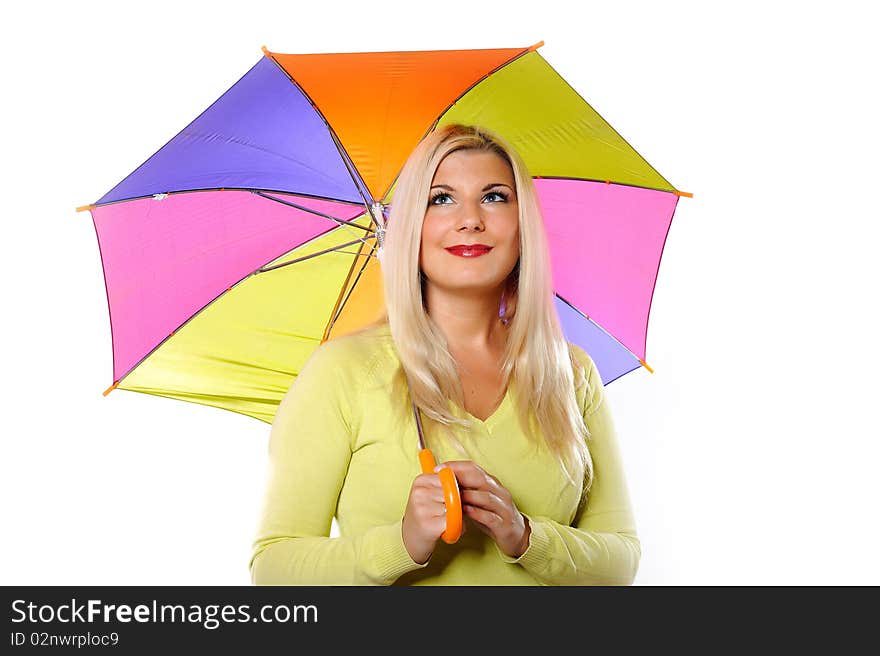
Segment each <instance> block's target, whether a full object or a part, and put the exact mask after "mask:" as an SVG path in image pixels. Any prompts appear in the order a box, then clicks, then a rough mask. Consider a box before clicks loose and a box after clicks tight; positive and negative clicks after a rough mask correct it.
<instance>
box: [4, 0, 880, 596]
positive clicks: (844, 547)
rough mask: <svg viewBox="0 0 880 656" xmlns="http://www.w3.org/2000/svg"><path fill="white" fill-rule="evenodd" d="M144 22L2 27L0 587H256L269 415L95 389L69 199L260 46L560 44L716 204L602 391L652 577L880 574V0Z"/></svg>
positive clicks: (575, 70)
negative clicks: (868, 11)
mask: <svg viewBox="0 0 880 656" xmlns="http://www.w3.org/2000/svg"><path fill="white" fill-rule="evenodd" d="M130 4H132V3H115V2H101V3H98V2H77V3H64V2H48V3H47V2H44V3H31V4H29V5H28V7H29V8H27V9H21V8H17V9H9V10H8V11H7V12H5V13H4V21H3V25H2V27H0V30H2V34H0V37H2V38H0V49H2V57H0V62H2V66H3V80H2V84H3V95H4V98H5V99H4V101H3V103H2V107H0V112H2V123H0V129H2V171H0V172H2V178H0V179H2V183H3V193H2V220H3V224H2V243H3V249H2V252H3V257H2V267H3V269H2V281H3V283H2V284H3V287H2V290H3V299H2V301H3V319H2V322H0V331H2V347H3V361H2V362H3V374H4V375H3V377H2V386H3V421H2V424H0V426H2V428H0V430H2V452H0V468H2V471H0V474H2V475H0V503H2V510H0V513H2V515H0V521H2V526H3V539H2V540H0V583H2V584H6V585H9V584H38V585H45V584H69V585H73V584H94V585H98V584H109V585H128V584H149V585H152V584H172V585H184V584H208V585H219V584H232V585H238V584H240V585H248V584H249V583H250V579H249V573H248V570H247V564H248V559H249V557H250V549H251V542H252V540H253V538H254V534H255V530H256V521H257V517H258V512H259V509H260V505H261V502H262V495H263V491H264V484H265V476H266V465H267V444H268V436H269V425H268V424H265V423H262V422H259V421H257V420H255V419H251V418H249V417H245V416H242V415H237V414H234V413H230V412H224V411H221V410H217V409H213V408H209V407H205V406H200V405H196V404H189V403H183V402H180V401H172V400H169V399H163V398H159V397H153V396H148V395H141V394H136V393H132V392H126V391H122V390H116V391H114V392H113V393H111V394H110V395H109V396H107V397H106V398H105V397H104V396H102V392H103V391H104V390H105V389H106V388H107V387H108V386H109V385H110V384H111V383H112V382H113V381H112V359H111V341H110V326H109V316H108V310H107V301H106V295H105V289H104V280H103V273H102V268H101V262H100V257H99V252H98V246H97V240H96V237H95V232H94V227H93V224H92V222H91V217H90V215H89V213H88V212H80V213H77V212H75V208H76V207H77V206H80V205H86V204H88V203H92V202H94V201H95V200H97V199H98V198H99V197H101V196H102V195H103V194H104V193H105V192H107V191H108V190H109V189H110V188H111V187H113V186H114V185H115V184H116V183H117V182H119V181H120V180H121V179H122V178H124V177H125V176H126V175H127V174H128V173H130V172H131V171H132V170H133V169H134V168H136V167H137V166H138V165H139V164H140V163H141V162H143V161H144V160H145V159H146V158H147V157H149V156H150V155H151V154H153V153H154V152H155V151H156V150H158V149H159V148H160V147H161V146H162V145H164V144H165V143H166V142H167V141H168V140H169V139H170V138H171V137H173V136H174V135H175V134H177V132H179V131H180V130H181V129H182V128H183V127H184V126H185V125H186V124H188V123H189V122H190V121H191V120H192V119H193V118H195V117H196V116H197V115H198V114H199V113H201V112H202V110H204V109H205V108H206V107H207V106H208V105H210V104H211V103H212V102H213V101H214V100H216V99H217V98H218V97H219V96H220V95H222V93H223V92H224V91H226V90H227V89H228V88H229V87H230V86H232V84H234V83H235V82H236V81H237V80H238V79H239V78H240V77H241V76H242V75H243V74H244V73H245V72H247V71H248V70H249V69H250V68H251V67H252V66H253V65H254V64H255V63H256V62H257V61H259V59H260V58H261V57H262V56H263V53H262V52H261V50H260V47H261V46H263V45H265V46H266V47H267V48H269V49H270V50H274V51H277V52H291V53H306V52H342V51H369V50H417V49H453V48H498V47H524V46H529V45H531V44H534V43H536V42H538V41H541V40H543V41H544V42H545V45H544V46H543V47H542V48H541V49H540V53H541V55H542V56H543V57H544V58H545V59H547V60H548V62H549V63H550V64H551V65H552V66H553V67H554V68H556V70H557V71H559V73H560V74H562V75H563V77H565V78H566V79H567V80H568V81H569V82H570V83H571V84H572V85H573V86H574V87H575V89H577V90H578V91H579V92H580V93H581V95H582V96H583V97H584V98H585V99H586V100H587V101H588V102H590V103H591V104H592V105H593V107H594V108H595V109H596V110H597V111H598V112H599V113H600V114H601V115H602V116H603V117H604V118H605V119H607V120H608V121H609V122H610V123H611V124H612V125H613V126H614V127H615V128H616V129H617V130H618V131H619V132H620V133H621V134H622V135H623V137H624V138H625V139H626V140H627V141H629V143H631V144H632V145H633V146H634V147H635V148H636V150H638V151H639V153H640V154H641V155H642V156H643V157H645V158H646V159H647V160H648V161H649V162H650V163H652V164H653V165H654V166H655V167H656V168H657V170H658V171H659V172H660V173H661V174H662V175H663V176H665V177H666V178H667V179H668V180H669V181H670V182H671V183H672V184H673V185H675V186H676V187H677V188H678V189H681V190H684V191H689V192H692V193H693V194H694V197H693V198H692V199H688V198H683V199H681V201H680V202H679V205H678V210H677V212H676V215H675V219H674V220H673V223H672V228H671V231H670V233H669V237H668V240H667V244H666V249H665V251H664V254H663V260H662V262H661V266H660V272H659V277H658V280H657V287H656V292H655V295H654V299H653V306H652V313H651V319H650V323H649V328H648V349H647V361H648V363H649V364H650V365H651V366H652V367H653V368H654V370H655V373H654V374H650V373H648V372H647V371H646V370H644V369H643V370H640V371H636V372H633V373H632V374H629V375H627V376H625V377H624V378H622V379H620V380H618V381H616V382H614V383H612V384H610V385H609V386H608V394H609V397H610V400H611V403H612V408H613V410H614V414H615V419H616V424H617V428H618V434H619V439H620V441H621V445H622V448H623V453H624V458H625V465H626V468H627V474H628V478H629V483H630V488H631V492H632V496H633V503H634V507H635V510H636V514H637V520H638V525H639V534H640V538H641V541H642V548H643V557H642V561H641V568H640V571H639V575H638V578H637V580H636V583H637V584H641V585H661V584H670V585H682V584H694V585H714V584H730V585H738V584H767V585H782V584H795V585H802V584H873V585H877V584H880V564H878V554H880V528H878V519H877V518H878V515H880V513H878V511H877V503H878V500H880V499H878V497H880V495H878V483H877V478H878V477H877V475H876V473H875V470H876V467H877V464H876V463H877V460H878V456H880V447H878V437H880V431H878V428H877V422H876V419H875V417H876V412H875V408H876V404H877V402H878V401H877V391H878V386H877V383H876V380H877V378H876V377H877V373H878V371H880V358H878V355H877V349H876V344H875V337H876V327H877V319H878V312H877V291H876V289H877V280H878V279H880V276H878V268H877V264H876V259H877V245H878V241H877V235H878V229H877V224H878V218H880V216H878V211H877V204H876V197H875V195H874V194H873V193H871V192H872V191H873V190H874V188H875V187H876V177H877V173H878V163H877V162H878V160H877V152H878V128H877V122H876V121H877V116H878V115H880V108H878V105H877V101H876V99H875V98H876V96H875V95H874V91H876V84H877V83H876V72H877V71H876V65H877V62H878V61H880V56H878V52H877V49H876V46H872V45H870V43H871V42H872V41H873V42H875V43H876V33H875V32H876V30H874V29H873V27H872V26H874V25H875V23H872V22H870V21H869V20H868V16H867V15H865V14H864V13H863V12H862V11H861V10H860V9H858V7H860V6H862V5H863V3H858V2H838V3H836V4H835V5H834V9H833V10H832V9H826V8H825V7H830V5H828V4H827V3H816V4H815V5H814V4H812V3H804V2H799V3H795V2H791V3H769V2H738V3H735V4H733V5H730V6H729V8H728V9H725V10H721V9H717V8H716V6H715V4H714V3H704V2H640V3H631V2H613V3H612V2H606V1H603V2H597V3H584V2H581V3H575V2H570V1H567V0H541V2H535V3H517V2H486V1H480V2H473V1H467V2H458V1H456V2H451V1H444V2H442V3H437V4H436V6H435V8H428V7H427V5H424V4H422V3H414V2H413V3H389V2H375V1H374V2H369V3H352V4H351V5H346V4H340V3H339V2H337V1H333V0H324V1H321V2H310V3H306V2H302V3H300V2H260V1H255V0H251V1H249V2H217V1H215V2H210V3H207V2H205V3H195V2H182V1H176V2H158V1H155V0H154V1H153V2H150V3H143V4H142V6H141V8H140V9H132V8H130V7H129V5H130ZM17 6H18V7H20V6H21V4H19V5H17ZM574 7H580V9H579V11H580V13H578V14H575V13H572V8H574ZM16 12H17V13H16ZM352 102H369V98H352Z"/></svg>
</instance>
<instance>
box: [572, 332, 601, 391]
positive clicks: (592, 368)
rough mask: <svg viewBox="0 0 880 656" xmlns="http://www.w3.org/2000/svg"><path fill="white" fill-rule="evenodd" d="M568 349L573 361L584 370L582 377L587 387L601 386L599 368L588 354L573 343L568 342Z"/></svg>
mask: <svg viewBox="0 0 880 656" xmlns="http://www.w3.org/2000/svg"><path fill="white" fill-rule="evenodd" d="M568 348H569V351H570V352H571V353H572V355H573V356H574V360H575V361H576V362H577V363H578V364H580V365H581V366H582V367H583V368H584V369H583V371H584V377H585V379H586V381H585V382H586V383H587V385H593V384H594V383H598V384H599V385H601V384H602V378H601V376H600V375H599V368H598V367H597V366H596V363H595V362H594V361H593V358H592V357H591V356H590V354H589V353H587V352H586V351H585V350H584V349H583V348H581V347H580V346H578V345H577V344H575V343H574V342H568Z"/></svg>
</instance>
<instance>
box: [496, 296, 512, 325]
mask: <svg viewBox="0 0 880 656" xmlns="http://www.w3.org/2000/svg"><path fill="white" fill-rule="evenodd" d="M498 316H499V317H500V319H501V323H502V324H503V325H505V326H506V325H507V324H509V323H510V318H509V317H508V316H507V290H504V291H502V292H501V307H500V308H499V310H498Z"/></svg>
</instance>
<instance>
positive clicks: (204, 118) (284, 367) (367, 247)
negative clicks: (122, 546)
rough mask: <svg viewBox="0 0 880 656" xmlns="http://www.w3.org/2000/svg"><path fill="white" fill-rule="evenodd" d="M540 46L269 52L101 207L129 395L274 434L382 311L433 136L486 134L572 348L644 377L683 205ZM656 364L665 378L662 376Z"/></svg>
mask: <svg viewBox="0 0 880 656" xmlns="http://www.w3.org/2000/svg"><path fill="white" fill-rule="evenodd" d="M541 45H543V42H541V43H538V44H535V45H534V46H531V47H529V48H507V49H482V50H435V51H411V52H361V53H333V54H300V55H295V54H281V53H275V52H270V51H268V50H267V49H266V48H265V47H264V48H263V52H264V55H265V56H264V57H263V58H262V59H261V60H260V61H259V62H258V63H257V64H256V65H255V66H254V67H253V68H251V69H250V70H249V71H248V72H247V73H246V74H245V75H244V76H243V77H242V78H241V79H239V80H238V82H236V83H235V84H234V85H233V86H232V87H231V88H230V89H229V90H228V91H226V92H225V93H224V94H223V95H222V96H220V98H218V99H217V100H216V101H215V102H214V103H213V104H212V105H211V106H210V107H208V109H206V110H205V111H204V112H202V113H201V114H200V115H199V116H198V117H197V118H196V119H195V120H194V121H192V122H191V123H190V124H189V125H188V126H187V127H186V128H184V129H183V130H182V131H181V132H180V133H179V134H177V135H176V136H175V137H174V138H173V139H171V140H170V141H169V142H168V143H167V144H165V145H164V146H163V147H162V148H161V149H159V150H158V151H157V152H156V153H155V154H154V155H152V156H151V157H150V158H149V159H147V160H146V161H145V162H144V163H143V164H141V165H140V166H139V167H137V169H135V170H134V171H133V172H132V173H131V174H130V175H128V176H127V177H126V178H124V179H123V180H122V181H121V182H120V183H119V184H117V185H116V186H115V187H113V188H112V189H111V190H110V191H108V192H107V193H106V194H104V196H102V197H101V198H100V199H99V200H98V201H96V202H95V203H94V204H92V205H88V206H85V207H81V208H78V210H86V209H88V210H90V212H91V215H92V219H93V221H94V225H95V230H96V233H97V237H98V243H99V247H100V253H101V259H102V261H103V267H104V279H105V284H106V289H107V299H108V305H109V310H110V326H111V333H112V341H113V384H112V385H111V386H110V387H109V388H108V389H107V390H106V391H105V392H104V394H105V395H106V394H108V393H109V392H110V391H111V390H113V389H115V388H120V389H127V390H131V391H136V392H143V393H147V394H155V395H158V396H165V397H169V398H174V399H180V400H183V401H190V402H194V403H202V404H205V405H211V406H215V407H218V408H224V409H226V410H231V411H233V412H239V413H242V414H245V415H249V416H252V417H255V418H257V419H261V420H263V421H266V422H271V421H272V419H273V417H274V415H275V410H276V408H277V406H278V403H279V401H280V399H281V397H282V396H283V395H284V393H285V391H286V390H287V389H288V388H289V386H290V383H291V381H292V379H293V377H294V376H296V374H297V373H298V372H299V371H300V369H301V367H302V365H303V363H304V362H305V360H306V359H307V358H308V357H309V355H310V354H311V353H312V352H313V351H314V349H315V348H317V347H318V346H319V345H320V344H321V343H322V342H324V341H326V340H328V339H332V338H333V337H336V336H339V335H343V334H346V333H349V332H352V331H353V330H356V329H357V328H360V327H362V326H364V325H366V324H367V323H369V322H370V321H372V320H374V319H375V318H376V317H377V316H378V315H379V313H380V311H381V309H382V308H383V293H382V283H381V280H382V279H381V269H380V266H379V262H378V261H377V258H376V257H375V255H376V252H375V251H376V248H377V246H378V244H377V243H376V239H375V236H376V228H377V225H379V224H381V223H382V222H383V221H384V218H385V217H387V215H388V206H389V205H390V204H391V203H392V202H393V192H394V183H395V180H396V176H397V174H398V172H399V171H400V169H401V167H402V165H403V163H404V161H405V159H406V157H407V156H408V154H409V153H410V151H411V150H412V149H413V148H414V147H415V146H416V144H417V143H418V142H419V140H420V139H422V138H423V137H424V136H425V135H427V134H428V133H430V132H431V131H432V130H434V129H436V128H438V127H440V126H443V125H446V124H448V123H465V124H477V125H482V126H485V127H487V128H489V129H490V130H493V131H495V132H497V133H499V134H500V135H502V136H503V137H505V138H506V139H507V140H509V142H510V143H511V144H512V145H513V146H514V147H515V148H517V150H518V151H519V153H520V154H521V155H522V156H523V158H524V160H525V162H526V164H527V165H528V167H529V170H530V172H531V173H532V175H533V176H534V178H535V185H536V187H537V191H538V195H539V200H540V204H541V207H542V211H543V215H544V220H545V224H546V228H547V232H548V237H549V243H550V249H551V257H552V262H553V264H552V266H553V276H554V284H555V290H556V294H557V298H556V309H557V311H558V313H559V317H560V319H561V322H562V325H563V329H564V332H565V334H566V338H567V339H568V340H569V341H571V342H573V343H575V344H578V345H579V346H581V347H582V348H584V349H585V350H586V351H587V352H588V353H590V355H591V356H592V358H593V360H594V361H595V362H596V365H597V367H598V369H599V371H600V374H601V375H602V378H603V380H604V381H605V382H606V384H607V383H609V382H611V381H612V380H615V379H616V378H618V377H620V376H621V375H623V374H625V373H628V372H630V371H633V370H634V369H637V368H639V367H641V366H645V367H648V365H647V364H646V363H645V343H646V335H647V324H648V314H649V310H650V305H651V297H652V295H653V290H654V285H655V282H656V278H657V271H658V267H659V264H660V257H661V254H662V250H663V246H664V243H665V239H666V235H667V232H668V230H669V226H670V223H671V221H672V216H673V213H674V211H675V208H676V205H677V202H678V198H679V197H680V196H682V195H688V196H689V195H690V194H685V193H683V192H679V191H677V190H676V189H675V188H674V187H673V186H672V185H671V184H670V183H669V182H667V181H666V179H665V178H663V177H662V176H661V175H660V174H659V173H658V172H657V171H656V170H655V169H654V168H653V167H652V166H651V165H650V164H648V162H646V161H645V160H644V159H643V158H642V157H641V156H640V155H639V154H638V153H637V152H636V151H635V150H634V149H633V148H632V147H631V146H630V145H629V144H628V143H627V142H626V141H624V139H623V138H622V137H621V136H620V135H619V134H618V133H617V132H616V131H615V130H614V129H613V128H612V127H611V126H610V125H609V124H608V123H607V122H606V121H605V120H603V119H602V117H600V116H599V115H598V114H597V113H596V112H595V111H594V110H593V109H592V107H590V105H588V104H587V103H586V101H584V99H583V98H581V97H580V95H578V93H577V92H576V91H575V90H574V89H573V88H572V87H571V86H570V85H569V84H568V83H566V82H565V80H563V79H562V78H561V77H560V76H559V74H558V73H556V71H554V70H553V68H551V67H550V65H549V64H548V63H547V62H546V61H545V60H544V58H543V57H542V56H541V55H540V54H539V53H538V51H537V49H538V48H539V47H540V46H541ZM649 369H650V368H649Z"/></svg>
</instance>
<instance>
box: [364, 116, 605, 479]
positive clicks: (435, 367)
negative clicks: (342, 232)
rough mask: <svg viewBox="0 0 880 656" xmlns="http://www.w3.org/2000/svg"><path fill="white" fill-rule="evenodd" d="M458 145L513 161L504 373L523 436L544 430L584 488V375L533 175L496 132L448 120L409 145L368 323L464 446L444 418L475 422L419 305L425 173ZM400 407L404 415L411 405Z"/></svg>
mask: <svg viewBox="0 0 880 656" xmlns="http://www.w3.org/2000/svg"><path fill="white" fill-rule="evenodd" d="M462 149H476V150H481V151H488V152H493V153H496V154H497V155H499V156H500V157H502V158H503V159H504V160H505V161H506V162H507V163H508V164H509V165H510V167H511V169H512V171H513V175H514V179H515V181H516V196H517V199H518V205H519V246H520V248H519V252H520V257H519V260H518V261H517V263H516V266H515V267H514V269H513V271H512V272H511V274H510V276H509V277H508V279H507V281H506V290H505V294H506V296H507V298H508V299H509V301H508V308H509V307H511V305H513V306H515V312H514V313H513V315H512V316H511V315H508V316H509V317H510V323H509V325H508V331H507V344H506V347H505V352H504V358H503V365H502V373H503V379H504V380H505V381H506V382H508V383H510V382H511V381H513V382H514V385H513V387H512V389H513V391H514V392H515V394H516V397H515V398H516V402H517V403H516V405H517V408H518V418H519V422H520V425H521V427H522V428H523V430H524V432H525V433H526V435H527V436H528V438H529V439H530V440H531V441H532V442H534V443H535V445H536V446H537V445H538V444H539V442H541V437H540V436H543V443H544V444H545V445H546V446H547V447H549V449H550V450H551V451H552V452H553V453H554V454H555V455H556V457H557V459H558V460H559V463H560V466H561V468H562V469H563V471H564V472H565V475H566V476H567V477H568V479H569V480H570V481H571V482H572V483H574V484H576V485H580V484H583V485H584V491H586V490H587V489H589V487H590V485H591V483H592V479H593V464H592V458H591V457H590V452H589V449H588V448H587V444H586V440H587V439H588V438H589V437H590V433H589V430H588V429H587V427H586V425H585V423H584V420H583V416H582V414H581V412H580V409H579V408H578V403H577V400H576V397H575V388H576V387H577V386H580V385H582V384H586V379H585V372H584V367H583V366H582V365H581V364H580V362H579V361H578V360H577V359H576V357H575V356H574V354H573V353H572V352H571V349H569V347H568V343H567V342H566V339H565V337H564V335H563V332H562V328H561V326H560V323H559V318H558V316H557V313H556V307H555V305H554V290H553V287H552V275H551V268H550V256H549V249H548V247H547V240H546V235H545V231H544V223H543V218H542V216H541V210H540V206H539V204H538V197H537V193H536V191H535V186H534V183H533V181H532V177H531V175H530V174H529V172H528V169H527V167H526V165H525V163H524V162H523V160H522V159H521V157H520V155H519V154H518V153H517V152H516V151H515V150H514V149H513V147H512V146H511V145H510V144H509V143H508V142H506V141H505V140H504V139H503V138H501V137H500V136H498V135H496V134H494V133H492V132H490V131H489V130H487V129H485V128H481V127H477V126H466V125H460V124H451V125H446V126H444V127H442V128H440V129H437V130H435V131H434V132H432V133H431V134H429V135H428V136H427V137H425V138H424V139H423V140H422V141H421V142H420V143H419V144H418V146H417V147H416V148H415V149H414V150H413V152H412V153H411V154H410V156H409V158H408V159H407V161H406V163H405V164H404V166H403V169H402V170H401V173H400V177H399V179H398V181H397V185H396V189H395V192H394V199H393V203H392V207H391V212H390V216H389V218H388V222H387V229H386V234H385V239H384V249H383V251H384V252H383V255H382V271H383V280H384V293H385V310H384V313H383V314H382V315H381V316H380V317H379V319H378V320H377V321H374V322H373V323H372V324H371V326H376V325H379V324H383V323H386V322H387V323H388V324H389V327H390V332H391V336H392V338H393V341H394V345H395V347H396V350H397V353H398V355H399V358H400V362H401V364H402V371H398V375H397V376H396V378H395V383H394V384H395V385H403V386H406V385H408V386H409V393H410V398H411V400H412V401H414V402H415V404H416V405H417V407H418V408H419V410H421V412H422V414H423V416H426V417H428V418H430V419H432V420H433V421H435V422H437V424H439V425H440V427H441V430H442V432H443V436H444V437H445V439H447V440H448V441H449V443H450V444H451V445H452V446H453V448H455V449H456V450H457V451H458V452H459V453H461V454H462V455H466V452H465V450H464V448H463V447H462V445H461V442H459V440H458V439H457V438H456V437H455V434H454V432H453V430H452V426H454V425H459V426H463V427H464V428H465V429H466V430H467V431H468V432H470V431H471V430H472V429H473V422H471V421H470V420H468V419H466V418H465V419H462V418H459V417H456V416H455V415H454V414H453V413H452V411H451V408H450V407H449V405H448V403H449V400H450V399H451V400H452V401H454V402H455V404H456V405H457V406H458V407H460V408H464V407H465V403H464V396H463V392H462V389H461V382H460V380H459V377H458V373H457V369H456V363H455V360H454V358H453V356H452V355H451V354H450V352H449V350H448V348H447V341H446V338H445V336H444V335H443V333H442V332H441V331H440V329H439V327H438V326H437V324H436V323H435V322H434V321H433V320H432V318H431V317H430V315H429V314H428V313H427V309H426V305H425V298H424V288H423V284H424V282H423V280H422V275H421V271H420V267H419V253H420V248H421V234H422V224H423V222H424V218H425V212H426V208H427V206H428V196H429V193H430V186H431V182H432V180H433V178H434V175H435V173H436V171H437V167H438V166H439V165H440V162H441V161H442V160H443V158H444V157H446V156H447V155H449V154H450V153H452V152H454V151H456V150H462ZM588 398H589V397H588ZM408 410H409V413H410V416H412V408H411V406H410V407H409V408H408ZM426 432H427V431H426ZM578 470H582V471H583V472H584V476H583V479H581V480H579V479H578V478H576V477H575V472H577V471H578Z"/></svg>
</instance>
